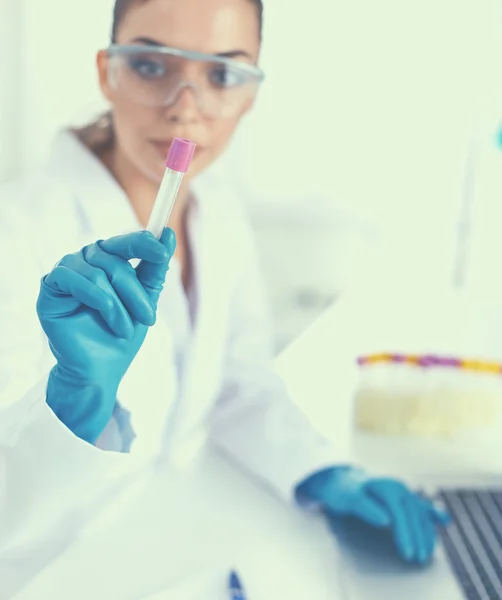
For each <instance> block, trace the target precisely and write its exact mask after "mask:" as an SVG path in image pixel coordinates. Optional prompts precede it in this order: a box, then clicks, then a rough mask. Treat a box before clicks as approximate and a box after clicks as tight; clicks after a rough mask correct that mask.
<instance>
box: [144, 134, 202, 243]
mask: <svg viewBox="0 0 502 600" xmlns="http://www.w3.org/2000/svg"><path fill="white" fill-rule="evenodd" d="M194 152H195V144H194V143H193V142H191V141H189V140H184V139H182V138H174V140H173V142H172V144H171V147H170V148H169V154H168V155H167V159H166V171H165V173H164V177H163V179H162V183H161V184H160V188H159V191H158V194H157V198H156V199H155V204H154V205H153V209H152V214H151V215H150V219H149V221H148V225H147V226H146V229H147V231H150V232H151V233H152V234H153V235H154V236H155V237H156V238H157V239H160V236H161V235H162V232H163V231H164V227H165V226H166V225H167V222H168V220H169V217H170V215H171V211H172V210H173V206H174V203H175V201H176V197H177V195H178V192H179V189H180V186H181V182H182V181H183V176H184V175H185V173H186V172H187V171H188V168H189V167H190V163H191V162H192V158H193V155H194Z"/></svg>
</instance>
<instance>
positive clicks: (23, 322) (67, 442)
mask: <svg viewBox="0 0 502 600" xmlns="http://www.w3.org/2000/svg"><path fill="white" fill-rule="evenodd" d="M194 196H195V197H196V198H197V202H196V207H195V209H194V210H193V211H192V213H191V215H192V216H191V218H190V235H191V239H192V241H193V246H192V250H193V258H194V266H195V293H196V299H195V300H194V305H195V307H196V310H195V314H194V315H193V324H192V325H191V324H190V319H189V317H188V315H187V314H181V312H178V311H177V310H174V311H173V309H172V306H171V305H170V294H171V291H172V290H174V289H175V287H176V285H178V286H179V271H178V269H177V267H176V264H175V265H174V268H173V269H172V270H171V271H170V272H169V274H168V278H167V283H166V288H165V291H164V294H163V297H162V299H161V302H160V304H159V315H158V321H157V324H156V325H155V326H154V327H153V328H152V330H151V331H150V332H149V334H148V336H147V338H146V341H145V344H144V346H143V348H142V349H141V351H140V353H139V354H138V356H137V358H136V360H135V361H134V363H133V365H132V366H131V368H130V370H129V371H128V373H127V374H126V377H125V378H124V380H123V382H122V384H121V386H120V389H119V393H118V400H119V402H120V404H121V405H122V406H124V407H125V408H127V409H128V410H129V411H130V413H131V422H132V426H133V428H134V431H135V433H136V436H137V437H136V439H135V441H134V443H133V446H132V451H131V455H130V456H126V455H123V454H118V453H116V452H106V451H102V450H99V449H96V448H95V447H92V446H90V445H88V444H85V443H84V442H82V441H80V440H78V439H77V438H76V437H75V436H73V435H72V434H71V433H70V432H69V431H68V430H67V429H66V428H65V426H64V425H63V424H61V423H60V422H59V421H58V420H57V419H56V418H55V416H54V415H53V413H52V412H51V410H50V409H49V408H48V406H47V405H46V403H45V388H46V379H47V373H48V371H49V369H50V367H51V365H52V364H53V362H54V361H53V357H52V355H51V353H50V351H49V348H48V345H47V341H46V339H45V336H44V334H43V332H42V330H41V327H40V325H39V323H38V320H37V316H36V312H35V302H36V298H37V295H38V290H39V285H40V278H41V277H42V276H43V275H44V274H45V273H47V272H48V271H49V270H50V269H51V268H52V267H53V265H54V264H55V263H56V261H57V260H59V259H60V258H61V257H62V256H63V255H65V254H67V253H69V252H74V251H77V250H78V249H80V248H81V247H82V246H83V245H85V244H88V243H90V242H93V241H95V240H97V239H104V238H108V237H110V236H112V235H117V234H121V233H125V232H128V231H133V230H135V229H138V228H139V225H138V223H137V221H136V218H135V216H134V214H133V212H132V209H131V208H130V206H129V204H128V202H127V199H126V197H125V195H124V193H123V191H122V190H121V189H120V188H119V186H118V185H117V184H116V182H115V181H114V180H113V179H112V177H111V176H110V175H109V173H108V172H107V171H106V170H105V169H104V168H103V166H102V165H101V164H100V163H99V161H97V160H96V159H95V158H94V157H93V156H92V155H91V154H90V153H89V152H88V151H87V150H86V149H85V148H84V147H83V146H82V145H81V144H80V142H78V141H77V139H76V138H75V137H74V136H73V135H71V134H70V133H67V132H65V133H62V134H61V135H60V136H59V137H58V139H57V141H56V143H55V145H54V148H53V150H52V154H51V157H50V160H49V161H48V163H47V164H46V165H45V167H44V168H43V169H42V170H40V171H37V172H36V173H33V174H31V176H30V177H28V178H26V179H25V180H23V181H21V182H16V183H15V184H11V185H8V186H7V187H6V188H4V190H3V192H2V195H1V200H0V202H1V204H0V236H1V241H0V244H1V249H2V267H1V277H0V331H2V335H1V341H0V383H1V390H2V392H1V396H0V400H1V404H0V448H2V449H3V450H2V452H3V455H2V456H3V459H4V462H3V468H4V469H5V470H6V473H7V486H6V488H5V494H6V498H4V506H7V507H8V508H10V509H11V511H12V514H9V512H8V511H7V513H3V514H4V516H5V515H6V514H7V517H6V519H5V520H4V522H3V528H4V531H3V533H4V535H1V534H2V531H0V540H2V542H0V549H1V548H3V549H4V555H7V556H11V555H12V554H9V552H10V553H12V552H14V550H15V549H16V548H17V547H25V546H24V544H25V542H26V540H27V539H28V538H26V539H25V538H24V537H23V536H24V535H26V536H28V537H29V532H30V531H38V535H39V541H40V543H42V540H43V539H44V536H47V535H48V533H47V532H48V531H51V530H54V528H55V526H56V522H58V523H60V522H62V521H65V520H71V519H72V517H71V515H73V521H72V522H73V524H74V526H75V523H76V522H79V521H83V520H85V518H87V517H86V510H87V509H86V507H88V506H89V503H94V504H93V506H94V505H95V503H96V502H97V499H96V498H98V499H99V497H101V496H100V494H101V495H102V494H105V493H107V490H108V489H109V488H110V487H113V485H115V482H118V481H119V480H120V476H121V475H122V474H123V473H127V472H130V470H131V469H136V468H138V467H139V466H140V465H142V464H144V462H150V461H151V459H152V458H153V457H155V456H164V457H168V458H169V459H170V460H172V461H173V462H177V461H179V460H183V459H184V457H185V456H187V455H188V454H187V453H188V449H189V448H191V447H192V446H194V442H195V441H199V440H200V439H201V433H203V434H204V435H205V434H206V433H207V432H208V435H209V437H210V439H211V441H212V442H214V443H215V444H216V445H217V446H218V447H219V448H221V449H222V450H223V451H224V452H226V453H227V454H228V455H229V456H230V457H231V458H232V459H233V460H235V461H236V462H237V463H239V464H240V465H241V466H242V468H244V469H246V470H248V471H249V472H251V473H252V474H254V475H256V476H257V477H258V478H260V479H261V480H262V481H263V482H264V483H265V484H268V485H270V486H272V487H273V488H274V489H275V490H277V491H278V492H279V493H280V494H282V495H283V496H284V497H285V498H288V499H289V498H290V497H291V492H292V489H293V486H294V484H295V483H296V482H298V481H299V480H301V479H302V478H303V477H305V476H306V475H307V474H308V473H310V472H312V471H313V470H315V469H318V468H323V467H326V466H328V465H331V464H333V463H339V462H343V461H345V460H346V458H347V456H348V451H349V449H348V448H347V447H345V445H343V447H342V445H341V446H340V447H338V448H337V447H333V446H332V445H331V444H329V443H328V442H327V441H326V440H324V439H323V438H321V436H319V435H318V434H317V433H316V431H315V430H314V429H313V428H311V427H310V425H309V423H308V421H307V420H306V419H305V418H304V416H303V415H301V414H300V412H299V411H298V410H297V409H296V408H295V407H294V405H293V404H292V403H291V402H290V400H289V399H288V397H287V394H286V392H285V390H284V388H283V386H282V383H281V381H280V380H279V378H278V377H277V376H275V375H274V374H273V372H272V370H271V365H270V359H271V348H270V336H269V332H270V329H269V325H268V322H267V318H266V310H265V303H264V299H263V290H262V286H261V282H260V274H259V270H258V266H257V261H256V255H255V250H254V247H253V240H252V234H251V230H250V227H249V225H248V223H247V222H246V219H245V217H244V212H243V210H242V208H241V206H240V205H239V203H238V201H237V200H236V198H235V197H234V195H233V194H232V193H231V192H230V191H229V190H228V189H226V187H225V185H223V184H222V183H221V181H219V179H218V177H211V176H208V177H206V178H205V179H204V180H203V181H202V180H201V181H199V182H198V183H197V184H196V185H194ZM296 251H301V250H295V249H292V252H293V253H294V252H296ZM176 278H177V279H176ZM186 312H187V311H186V310H185V313H186ZM180 322H184V324H185V325H184V326H185V328H186V327H188V328H189V335H188V337H187V338H186V339H187V340H188V344H184V345H183V344H182V346H183V347H181V348H180V347H179V344H178V347H176V338H177V336H178V337H179V338H180V339H181V340H183V334H180V333H179V329H180ZM181 329H183V327H182V328H181ZM185 333H186V331H185ZM180 365H181V366H180ZM177 367H178V368H177ZM350 368H352V366H351V365H347V367H346V368H345V366H343V365H340V369H341V372H342V373H344V376H345V374H346V373H347V372H348V370H349V369H350ZM30 387H31V391H29V392H28V393H27V394H26V395H24V397H23V398H22V399H20V398H21V396H22V393H24V392H25V391H26V390H27V389H28V388H30ZM13 469H15V471H13ZM105 472H106V473H110V475H107V477H106V478H105V477H104V473H105ZM112 474H113V475H112ZM104 479H106V480H107V481H106V486H105V484H104V482H103V481H104ZM34 486H35V487H34ZM1 487H2V488H3V486H1ZM18 488H19V489H18ZM21 489H22V490H23V491H22V492H21V491H19V490H21ZM35 490H36V491H35ZM98 491H99V494H98ZM35 493H36V494H39V496H40V497H39V500H38V501H37V503H36V504H37V506H36V509H37V510H35V507H34V506H33V505H30V503H29V502H26V501H25V498H24V499H23V498H21V499H20V495H24V496H26V494H28V495H30V494H35ZM14 497H16V500H15V501H14ZM54 498H58V506H59V507H60V510H58V511H57V512H58V514H54V510H51V505H52V503H53V502H54ZM72 502H73V503H74V506H73V508H72V509H71V510H70V508H69V507H70V505H71V503H72ZM43 506H45V507H46V511H45V512H43ZM75 511H76V512H77V513H78V518H75V514H74V513H75ZM2 512H3V510H2ZM42 514H43V517H44V521H45V522H44V523H43V525H42V524H40V522H39V521H40V519H39V517H40V515H42ZM30 519H31V520H32V521H33V523H36V522H38V523H39V525H38V529H37V527H35V524H33V526H32V527H31V529H28V528H27V527H23V526H22V522H24V521H29V520H30ZM34 547H36V546H34ZM5 553H7V554H5ZM1 556H2V555H1V554H0V557H1Z"/></svg>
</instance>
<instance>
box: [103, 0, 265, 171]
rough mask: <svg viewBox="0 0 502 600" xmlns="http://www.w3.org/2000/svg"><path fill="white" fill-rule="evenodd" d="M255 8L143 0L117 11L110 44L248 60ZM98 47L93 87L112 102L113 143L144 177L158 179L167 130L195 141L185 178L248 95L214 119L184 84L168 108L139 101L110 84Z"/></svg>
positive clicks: (241, 2) (222, 141)
mask: <svg viewBox="0 0 502 600" xmlns="http://www.w3.org/2000/svg"><path fill="white" fill-rule="evenodd" d="M258 28H259V25H258V16H257V11H256V7H255V5H254V3H253V2H251V1H250V0H148V1H146V2H140V3H138V4H137V5H133V7H132V8H131V9H130V10H129V12H128V13H127V14H126V15H125V16H124V18H123V20H122V22H121V23H120V25H119V28H118V31H117V40H116V43H117V44H120V45H130V44H138V43H144V41H145V40H148V41H149V42H151V43H154V44H160V45H165V46H171V47H174V48H180V49H182V50H193V51H198V52H204V53H207V54H225V55H231V56H235V57H236V58H237V59H238V60H243V61H245V62H248V63H250V64H256V62H257V60H258V54H259V49H260V41H259V39H260V33H259V29H258ZM108 61H109V57H108V55H107V53H106V52H104V51H102V52H100V53H99V55H98V70H99V78H100V84H101V89H102V91H103V93H104V94H105V96H106V98H107V99H108V100H109V101H110V103H111V105H112V113H113V121H114V128H115V134H116V138H117V144H118V146H119V148H120V151H121V152H122V153H123V154H124V155H125V157H126V159H127V160H128V161H129V162H130V163H131V164H132V165H134V167H136V168H137V169H138V170H139V171H140V172H141V173H142V174H143V175H144V176H146V177H148V179H150V180H152V181H156V182H157V181H160V179H161V178H162V175H163V173H164V169H165V166H164V163H165V157H166V155H167V152H168V149H169V146H170V144H171V142H172V140H173V138H175V137H182V138H186V139H189V140H192V141H194V142H195V143H196V144H197V150H196V154H195V157H194V160H193V163H192V166H191V167H190V175H191V176H192V177H193V176H194V175H196V174H197V173H200V172H201V171H202V170H204V169H205V168H206V167H207V166H208V165H210V164H211V163H212V162H213V161H214V160H215V159H216V158H217V157H218V156H219V155H220V154H221V153H222V152H223V151H224V149H225V147H226V145H227V143H228V141H229V139H230V137H231V136H232V134H233V133H234V131H235V129H236V127H237V125H238V123H239V121H240V119H241V118H242V116H243V115H244V114H245V113H246V112H247V111H248V110H249V109H250V108H251V106H252V103H253V100H252V98H250V99H249V100H248V101H246V102H245V103H244V104H243V105H242V109H241V110H240V111H239V113H238V114H236V115H235V116H233V117H232V118H225V119H215V118H208V117H207V116H205V115H204V114H201V110H200V108H199V105H198V102H197V97H196V95H195V93H194V91H193V90H192V89H191V88H190V87H187V88H184V89H183V90H182V91H181V92H180V94H179V95H178V96H177V98H176V101H175V103H174V104H173V105H172V106H169V107H157V106H154V107H152V106H145V105H142V104H139V103H137V102H135V101H134V100H131V99H130V98H128V97H125V95H124V94H121V93H120V91H119V90H116V89H114V87H113V86H110V83H109V80H108Z"/></svg>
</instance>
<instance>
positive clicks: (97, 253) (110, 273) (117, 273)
mask: <svg viewBox="0 0 502 600" xmlns="http://www.w3.org/2000/svg"><path fill="white" fill-rule="evenodd" d="M82 253H83V257H84V259H85V261H86V262H87V264H89V265H91V266H92V267H96V268H98V269H101V270H103V271H104V272H105V273H106V275H107V277H108V279H109V281H110V283H111V285H112V287H113V289H114V290H115V293H116V294H117V296H118V297H119V298H120V300H121V302H122V304H123V305H124V306H125V307H126V309H127V310H128V312H129V314H130V316H131V318H132V319H133V320H136V321H139V322H140V323H143V325H147V326H151V325H153V324H154V323H155V316H156V315H155V309H154V307H153V305H152V302H151V300H150V297H149V296H148V294H147V293H146V291H145V289H144V287H143V286H142V285H141V283H140V282H139V280H138V278H137V277H136V271H135V270H134V268H133V267H132V266H131V264H130V263H129V262H128V261H127V260H125V259H123V258H120V257H118V256H116V255H115V254H108V253H107V252H105V251H104V250H102V249H101V246H100V245H99V244H91V245H90V246H87V247H86V248H84V249H83V251H82Z"/></svg>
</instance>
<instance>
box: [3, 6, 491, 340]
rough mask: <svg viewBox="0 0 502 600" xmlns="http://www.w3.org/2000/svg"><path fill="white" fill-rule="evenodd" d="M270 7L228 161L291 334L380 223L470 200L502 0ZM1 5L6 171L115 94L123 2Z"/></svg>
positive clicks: (284, 335) (348, 270) (339, 283)
mask: <svg viewBox="0 0 502 600" xmlns="http://www.w3.org/2000/svg"><path fill="white" fill-rule="evenodd" d="M265 4H266V28H265V43H264V52H263V67H264V68H265V70H266V72H267V82H266V84H265V85H264V88H263V91H262V93H261V96H260V99H259V102H258V105H257V107H256V111H255V113H254V114H253V115H252V116H251V117H249V119H248V121H247V123H245V125H244V127H243V129H242V131H241V134H240V135H239V136H238V137H237V139H236V140H235V143H234V144H233V148H232V153H231V154H230V155H229V156H228V160H227V163H226V164H227V166H228V167H229V176H231V177H233V178H234V179H235V181H236V183H237V184H238V185H239V186H240V188H241V191H242V195H243V197H245V199H246V200H247V201H248V202H249V204H250V206H251V212H252V214H253V218H254V220H255V222H256V224H257V228H258V232H259V235H260V239H261V247H262V252H263V254H264V256H265V258H266V259H267V260H266V261H265V267H266V268H267V276H268V279H269V281H270V289H271V295H272V298H273V299H274V307H275V312H276V315H277V317H278V324H279V328H280V341H279V343H283V342H285V341H286V340H288V339H289V338H290V337H291V336H292V335H294V334H295V333H297V332H298V331H299V330H300V329H301V328H302V327H303V326H304V325H305V323H306V322H307V321H309V320H311V319H312V318H313V316H314V315H315V314H316V313H317V312H319V310H321V309H322V307H323V306H324V305H325V304H326V303H327V302H329V301H330V299H332V298H333V297H335V296H336V294H337V293H338V291H339V290H340V288H343V287H344V286H345V285H347V282H348V281H349V280H350V279H351V277H356V274H357V273H359V274H361V273H362V272H363V271H362V270H361V268H360V267H361V263H362V262H364V261H363V258H362V257H364V252H365V251H370V249H371V246H372V243H373V238H372V235H375V234H372V231H373V232H375V231H382V227H383V228H384V229H385V226H386V224H388V223H389V222H392V221H393V220H394V221H395V219H396V218H404V219H406V218H408V219H411V218H415V219H418V220H419V221H420V219H422V222H424V216H425V217H427V218H430V216H431V215H434V216H435V218H436V219H438V220H439V219H441V218H442V217H441V211H442V210H443V211H445V212H446V211H448V210H449V208H451V206H452V204H455V203H457V202H458V201H459V194H460V192H461V184H462V177H463V172H464V169H465V163H466V157H467V149H468V145H469V143H470V141H471V139H472V137H473V134H474V132H475V131H477V130H478V129H479V121H480V119H479V117H480V114H481V115H482V122H483V123H482V125H483V128H484V129H483V131H484V134H483V135H488V136H489V132H493V131H494V130H495V128H496V126H497V121H498V118H499V108H500V109H502V102H500V98H497V96H496V94H495V90H496V88H497V87H499V86H498V84H497V80H498V79H499V78H500V76H499V73H500V70H501V69H500V61H501V60H502V59H501V57H502V53H501V52H500V46H499V45H498V44H499V37H500V14H499V10H500V3H499V0H413V1H412V0H378V1H377V2H375V0H352V1H351V2H346V1H345V0H309V2H300V1H295V2H291V0H266V2H265ZM0 6H1V18H0V49H1V51H2V52H1V59H0V60H1V62H0V77H1V96H0V134H1V140H2V144H1V146H0V158H1V160H0V179H2V178H6V177H11V176H13V175H15V174H18V173H20V172H21V171H23V170H25V169H27V168H30V167H31V166H32V165H34V164H36V163H37V162H38V161H40V160H41V159H42V158H43V156H44V154H45V152H46V149H47V146H48V144H49V143H50V139H51V137H52V136H53V134H54V132H55V131H56V130H57V129H58V128H60V127H62V126H64V125H65V124H66V123H68V122H69V121H74V120H75V119H78V117H79V116H82V115H85V114H86V113H87V112H88V111H89V110H90V109H92V108H93V107H94V108H96V107H99V106H100V105H101V104H100V96H99V92H98V89H97V85H96V76H95V68H94V57H95V54H96V51H97V50H98V49H99V48H100V47H102V46H105V45H106V44H107V43H108V32H109V28H110V16H111V7H112V0H86V1H85V2H80V3H77V2H71V1H68V0H0ZM12 48H16V51H15V52H13V51H12ZM487 132H488V133H487ZM413 211H414V212H413ZM286 213H287V219H286V220H285V217H284V215H285V214H286ZM307 215H308V216H309V217H310V218H307V219H306V216H307ZM426 222H427V221H425V223H426ZM301 236H303V237H301ZM292 253H293V254H292ZM292 255H293V256H296V257H300V256H301V260H300V259H298V261H297V267H296V268H295V267H294V265H293V264H292V263H291V256H292ZM314 266H315V268H314ZM309 267H310V268H309ZM278 268H280V269H282V273H283V275H282V277H277V275H276V272H277V269H278ZM306 298H307V300H306ZM309 298H310V300H309ZM307 305H308V306H307ZM302 307H303V308H302Z"/></svg>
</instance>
